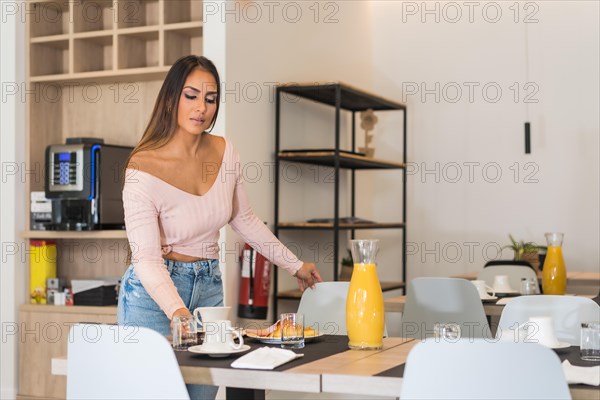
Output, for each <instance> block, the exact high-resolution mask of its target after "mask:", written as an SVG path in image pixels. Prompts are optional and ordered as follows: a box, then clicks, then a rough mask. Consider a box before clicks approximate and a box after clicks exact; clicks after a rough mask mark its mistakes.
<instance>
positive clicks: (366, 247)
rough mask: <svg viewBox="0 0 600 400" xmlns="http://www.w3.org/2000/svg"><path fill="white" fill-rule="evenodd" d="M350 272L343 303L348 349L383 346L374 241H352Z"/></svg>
mask: <svg viewBox="0 0 600 400" xmlns="http://www.w3.org/2000/svg"><path fill="white" fill-rule="evenodd" d="M351 242H352V259H353V260H354V269H353V271H352V278H351V280H350V287H349V289H348V298H347V300H346V327H347V329H348V339H349V343H348V346H349V347H350V348H351V349H354V350H376V349H381V348H382V347H383V333H384V327H385V319H384V318H385V316H384V309H383V293H382V291H381V284H380V283H379V277H378V276H377V267H376V263H375V257H376V256H377V251H378V250H379V241H378V240H352V241H351Z"/></svg>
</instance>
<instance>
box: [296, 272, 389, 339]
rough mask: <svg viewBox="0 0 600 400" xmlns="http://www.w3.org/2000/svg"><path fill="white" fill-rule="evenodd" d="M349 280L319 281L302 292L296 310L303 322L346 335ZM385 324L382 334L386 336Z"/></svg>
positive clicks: (331, 332)
mask: <svg viewBox="0 0 600 400" xmlns="http://www.w3.org/2000/svg"><path fill="white" fill-rule="evenodd" d="M349 288H350V282H320V283H317V284H316V285H315V288H314V289H312V290H311V289H306V290H305V291H304V293H302V298H301V299H300V304H299V305H298V312H299V313H302V314H304V323H305V324H306V325H307V326H312V327H314V328H315V329H317V330H318V331H319V332H322V333H325V334H328V335H347V334H348V330H347V329H346V299H347V298H348V289H349ZM387 335H388V334H387V325H386V326H384V332H383V336H384V337H387Z"/></svg>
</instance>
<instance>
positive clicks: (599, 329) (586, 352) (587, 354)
mask: <svg viewBox="0 0 600 400" xmlns="http://www.w3.org/2000/svg"><path fill="white" fill-rule="evenodd" d="M579 355H580V357H581V359H582V360H586V361H600V322H598V321H595V322H582V323H581V346H580V354H579Z"/></svg>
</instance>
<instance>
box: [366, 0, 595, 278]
mask: <svg viewBox="0 0 600 400" xmlns="http://www.w3.org/2000/svg"><path fill="white" fill-rule="evenodd" d="M472 4H474V3H472ZM476 4H477V5H476V6H475V8H472V9H471V11H472V14H471V15H470V14H469V11H470V9H469V8H468V6H467V5H465V3H462V2H450V3H448V2H427V3H426V4H425V3H422V2H383V1H381V2H373V3H372V6H373V20H372V29H373V64H374V79H375V88H376V90H377V91H379V92H381V93H383V94H386V95H388V96H390V97H401V98H403V99H404V100H405V101H406V102H407V104H408V108H409V112H408V118H409V119H408V125H409V129H408V131H409V143H408V151H409V161H410V162H412V163H413V164H412V165H411V169H410V170H409V172H410V176H409V182H408V186H409V192H408V241H409V242H410V243H411V247H410V248H409V251H411V252H412V255H411V256H410V257H409V259H408V271H409V278H412V277H416V276H423V275H452V274H456V273H461V272H465V271H471V270H477V269H478V268H481V267H482V266H483V264H484V263H485V260H486V259H489V258H494V257H496V256H497V248H498V246H502V245H505V244H507V242H508V234H509V233H512V234H513V235H514V236H515V237H516V238H519V239H524V240H526V241H535V242H537V243H541V244H545V239H544V232H548V231H561V232H564V233H565V243H564V254H565V259H566V264H567V268H568V269H570V270H574V271H586V270H587V271H598V265H599V264H600V252H599V247H598V243H599V242H600V236H599V227H600V217H599V207H598V205H599V204H600V199H599V181H600V179H599V121H598V109H599V92H598V87H599V81H598V79H599V65H598V62H599V61H598V60H599V48H600V46H599V37H600V34H599V33H600V32H599V24H598V11H599V10H598V7H599V5H598V2H587V1H571V2H550V1H544V2H530V3H527V4H528V5H527V6H525V3H523V2H521V3H514V2H490V3H485V2H483V3H481V2H476ZM514 4H517V5H518V7H519V13H518V15H517V14H516V13H515V10H516V9H515V8H514ZM496 6H500V8H501V10H500V11H501V14H496V11H497V9H496ZM424 7H426V8H424ZM436 7H437V8H436ZM511 7H512V8H511ZM425 9H427V10H430V11H432V13H429V14H428V13H425V12H424V10H425ZM458 10H460V12H461V13H462V17H460V18H459V17H458V14H457V11H458ZM436 17H437V18H438V20H437V21H436ZM515 19H516V22H515ZM526 19H527V20H528V21H529V22H530V23H527V24H526V23H524V21H525V20H526ZM534 20H537V22H535V21H534ZM494 21H495V22H494ZM526 37H528V39H527V40H526ZM527 48H528V56H527V57H526V51H527ZM528 66H529V67H528ZM515 82H516V83H517V85H518V87H519V88H520V91H519V94H518V97H517V98H516V99H515V97H514V96H515V92H516V86H513V85H514V83H515ZM528 82H529V83H531V85H530V86H525V85H526V84H527V83H528ZM486 84H487V85H488V89H489V91H488V92H484V91H483V88H484V86H485V85H486ZM422 85H424V86H422ZM436 85H439V89H437V90H436ZM475 85H478V86H475ZM469 86H470V87H473V88H474V92H473V96H472V99H470V96H469ZM457 87H459V88H460V89H462V94H461V95H458V94H457V93H458V92H457V91H456V88H457ZM494 87H499V88H501V90H502V94H501V96H499V97H498V99H497V102H495V99H494V97H495V96H496V95H495V92H494V90H493V89H494ZM423 89H427V90H430V92H426V93H424V91H423ZM536 90H537V91H536ZM436 94H437V95H438V96H439V98H437V99H436ZM528 94H529V95H531V97H530V98H529V99H530V100H533V101H535V100H537V103H529V102H526V95H528ZM486 95H487V97H486ZM527 120H529V121H530V122H531V124H532V153H531V154H524V128H523V123H524V122H525V121H527ZM387 126H388V125H386V124H385V123H384V124H383V125H382V126H381V127H378V128H376V135H378V136H376V140H377V141H378V143H379V144H385V146H380V147H381V154H384V153H385V152H386V151H387V150H388V149H389V147H393V146H394V145H392V144H390V143H389V142H388V141H389V140H390V139H389V137H388V134H387V130H386V129H387ZM470 166H472V168H473V169H472V170H470ZM436 168H437V172H436ZM427 171H430V172H429V173H427ZM471 171H472V177H471V176H470V172H471ZM497 173H501V176H500V177H497ZM374 184H376V183H374ZM392 198H393V193H390V196H385V197H382V198H381V199H380V200H381V203H380V204H381V207H380V208H379V209H381V210H385V211H386V212H387V210H389V209H391V207H392V204H391V203H389V202H388V203H387V205H386V203H385V201H386V199H388V201H391V199H392ZM502 256H503V258H511V257H512V254H510V252H509V251H508V250H506V251H505V252H504V253H502Z"/></svg>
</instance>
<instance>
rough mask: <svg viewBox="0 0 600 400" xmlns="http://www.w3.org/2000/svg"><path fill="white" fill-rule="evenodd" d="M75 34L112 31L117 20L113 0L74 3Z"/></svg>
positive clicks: (84, 0)
mask: <svg viewBox="0 0 600 400" xmlns="http://www.w3.org/2000/svg"><path fill="white" fill-rule="evenodd" d="M73 15H74V18H73V30H74V31H75V32H89V31H106V30H112V29H113V25H114V21H115V19H116V16H115V13H114V8H113V1H112V0H83V1H76V2H74V3H73Z"/></svg>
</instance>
